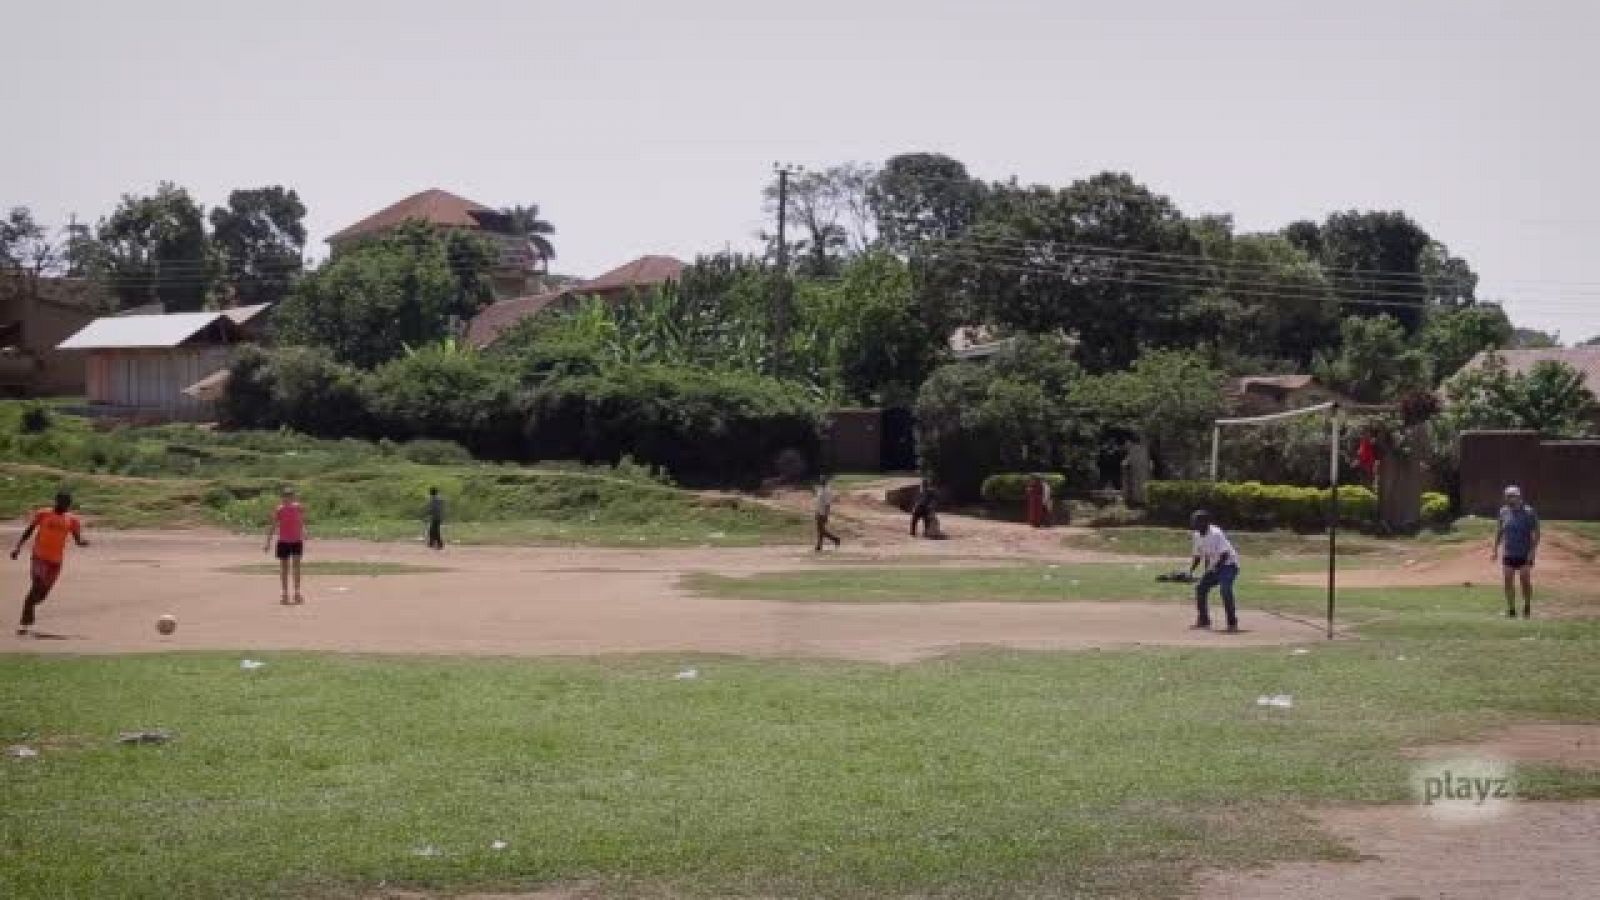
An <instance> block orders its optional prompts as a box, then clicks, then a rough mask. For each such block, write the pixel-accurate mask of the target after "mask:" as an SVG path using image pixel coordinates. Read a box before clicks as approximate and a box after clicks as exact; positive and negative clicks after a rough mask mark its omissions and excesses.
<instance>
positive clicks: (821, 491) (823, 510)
mask: <svg viewBox="0 0 1600 900" xmlns="http://www.w3.org/2000/svg"><path fill="white" fill-rule="evenodd" d="M816 511H817V515H819V516H826V515H829V514H831V513H832V512H833V487H832V486H831V485H826V484H824V485H820V486H818V487H817V504H816Z"/></svg>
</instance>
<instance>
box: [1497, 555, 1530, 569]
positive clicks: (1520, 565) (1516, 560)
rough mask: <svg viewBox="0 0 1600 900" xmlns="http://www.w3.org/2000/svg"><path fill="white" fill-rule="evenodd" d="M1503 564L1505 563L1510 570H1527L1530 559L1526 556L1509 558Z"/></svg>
mask: <svg viewBox="0 0 1600 900" xmlns="http://www.w3.org/2000/svg"><path fill="white" fill-rule="evenodd" d="M1502 562H1504V563H1505V565H1506V568H1508V569H1526V568H1527V567H1528V558H1527V557H1526V556H1508V557H1506V558H1505V559H1504V560H1502Z"/></svg>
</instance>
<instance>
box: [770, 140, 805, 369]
mask: <svg viewBox="0 0 1600 900" xmlns="http://www.w3.org/2000/svg"><path fill="white" fill-rule="evenodd" d="M772 168H773V169H775V170H776V171H777V173H778V284H777V287H776V289H775V290H774V291H773V293H772V370H773V374H775V375H779V376H781V375H783V374H785V373H786V372H787V371H788V368H789V359H788V357H789V315H790V310H791V307H792V306H793V304H792V303H791V302H790V296H791V288H792V285H791V284H790V282H789V236H788V229H787V226H788V219H789V176H790V175H791V174H793V173H795V172H799V171H802V170H801V168H800V167H799V166H795V165H789V164H787V163H773V165H772Z"/></svg>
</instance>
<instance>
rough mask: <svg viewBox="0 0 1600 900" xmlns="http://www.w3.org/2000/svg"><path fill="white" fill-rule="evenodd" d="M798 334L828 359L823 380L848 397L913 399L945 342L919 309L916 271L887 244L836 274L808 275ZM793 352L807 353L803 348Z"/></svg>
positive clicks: (860, 399) (895, 402) (861, 399)
mask: <svg viewBox="0 0 1600 900" xmlns="http://www.w3.org/2000/svg"><path fill="white" fill-rule="evenodd" d="M797 299H798V312H799V316H798V318H799V320H800V324H799V326H798V328H797V334H796V340H797V342H808V343H809V344H810V345H811V347H812V348H813V352H812V354H810V356H811V358H815V359H818V361H820V362H821V363H822V371H820V372H818V373H817V376H818V380H819V381H821V382H823V383H825V384H827V385H829V386H830V387H832V388H834V389H835V390H836V393H837V394H838V395H839V399H840V400H842V401H843V402H849V403H866V404H882V405H890V406H896V405H908V404H909V403H911V402H912V401H913V400H914V398H915V397H916V391H917V388H918V386H920V385H921V384H922V381H923V379H925V378H926V377H927V376H928V373H929V372H931V371H932V370H933V367H934V366H935V365H937V364H938V362H939V360H940V357H941V355H942V352H943V344H942V342H941V341H939V340H938V338H937V337H936V336H935V335H933V334H932V333H930V332H929V331H928V329H927V327H926V326H925V325H924V323H923V322H922V320H921V319H920V318H919V317H918V315H917V306H916V298H915V296H914V294H913V292H912V282H911V272H910V269H909V268H908V267H907V265H906V263H905V262H903V261H902V260H900V259H899V258H898V257H896V256H893V255H891V254H889V253H887V252H882V251H879V252H872V253H868V254H866V255H864V256H861V257H858V258H857V259H855V260H852V261H851V262H850V263H849V264H848V265H847V266H846V267H845V269H844V271H843V273H842V275H841V277H840V278H839V279H838V280H837V281H828V282H802V284H801V285H800V291H799V295H798V298H797ZM804 349H807V348H804V347H797V348H796V352H795V353H794V354H793V358H797V359H805V358H807V356H808V355H807V354H805V353H801V352H798V351H800V350H804Z"/></svg>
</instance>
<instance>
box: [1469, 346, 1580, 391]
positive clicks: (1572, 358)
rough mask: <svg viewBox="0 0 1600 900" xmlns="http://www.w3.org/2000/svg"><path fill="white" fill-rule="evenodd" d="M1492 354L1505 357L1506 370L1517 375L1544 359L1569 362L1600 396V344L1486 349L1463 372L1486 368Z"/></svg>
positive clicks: (1525, 372) (1531, 369)
mask: <svg viewBox="0 0 1600 900" xmlns="http://www.w3.org/2000/svg"><path fill="white" fill-rule="evenodd" d="M1490 353H1494V354H1495V355H1496V356H1499V357H1500V358H1501V359H1504V360H1505V362H1506V370H1507V371H1509V372H1512V373H1515V374H1523V375H1525V374H1527V373H1528V372H1531V371H1533V367H1534V366H1536V365H1538V364H1539V363H1541V362H1560V363H1566V364H1567V365H1569V366H1571V367H1573V368H1574V369H1577V370H1578V372H1579V374H1581V375H1583V383H1584V384H1585V385H1587V386H1588V388H1589V390H1590V391H1591V392H1592V393H1594V394H1595V395H1596V396H1600V347H1524V348H1518V349H1515V350H1493V351H1489V350H1485V351H1483V352H1482V353H1479V354H1478V355H1477V356H1474V357H1473V358H1472V361H1471V362H1469V363H1467V364H1466V365H1465V366H1462V367H1461V371H1462V372H1465V371H1467V370H1469V369H1481V368H1483V367H1484V365H1485V364H1486V363H1487V362H1488V359H1489V354H1490ZM1457 374H1460V373H1457Z"/></svg>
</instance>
